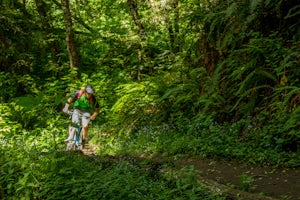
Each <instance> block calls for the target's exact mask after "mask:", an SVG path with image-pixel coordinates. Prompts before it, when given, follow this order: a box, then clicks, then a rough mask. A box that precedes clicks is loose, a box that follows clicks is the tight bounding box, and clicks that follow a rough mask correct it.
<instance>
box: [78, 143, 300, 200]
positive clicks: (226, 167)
mask: <svg viewBox="0 0 300 200" xmlns="http://www.w3.org/2000/svg"><path fill="white" fill-rule="evenodd" d="M95 150H96V147H95V146H93V145H90V144H87V145H86V147H85V149H84V150H83V153H84V154H85V155H93V154H94V151H95ZM149 158H150V159H151V160H153V162H157V163H160V164H164V163H173V165H174V166H175V168H176V169H178V170H180V169H182V168H184V167H190V166H193V167H194V169H195V170H197V171H199V177H198V178H199V180H200V181H202V182H203V183H205V184H207V185H209V186H211V187H214V188H216V187H217V188H219V189H221V190H222V191H225V193H227V196H228V197H229V199H243V200H247V199H248V200H274V199H279V200H300V168H297V169H286V168H282V169H280V168H272V167H261V166H246V165H243V164H242V163H238V162H236V161H228V160H227V161H222V160H218V159H209V158H196V157H193V158H186V157H184V158H183V157H181V158H178V157H177V158H176V157H161V156H157V155H152V156H149V155H144V156H141V157H139V158H138V159H149ZM247 181H248V182H247ZM246 191H247V192H246Z"/></svg>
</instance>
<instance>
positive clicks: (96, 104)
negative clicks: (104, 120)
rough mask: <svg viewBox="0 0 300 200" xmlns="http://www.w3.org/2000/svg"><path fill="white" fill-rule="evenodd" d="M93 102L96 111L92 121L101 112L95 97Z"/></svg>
mask: <svg viewBox="0 0 300 200" xmlns="http://www.w3.org/2000/svg"><path fill="white" fill-rule="evenodd" d="M93 102H95V111H94V113H93V114H92V115H91V117H90V119H91V120H94V119H95V118H96V117H97V115H98V114H99V112H100V106H99V103H98V101H97V99H96V97H95V96H93Z"/></svg>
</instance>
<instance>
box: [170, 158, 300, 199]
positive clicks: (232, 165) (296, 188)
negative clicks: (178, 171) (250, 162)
mask: <svg viewBox="0 0 300 200" xmlns="http://www.w3.org/2000/svg"><path fill="white" fill-rule="evenodd" d="M173 162H174V163H175V165H176V166H177V167H178V168H182V167H184V166H194V168H195V169H196V170H199V171H200V175H201V177H203V178H205V179H207V180H213V181H214V182H216V183H218V184H222V185H224V186H226V187H229V188H235V189H241V190H243V191H244V190H245V189H248V190H249V193H251V194H257V195H260V194H263V195H264V196H268V197H272V198H274V199H289V200H300V169H299V168H298V169H286V168H282V169H280V168H271V167H261V166H245V165H243V164H241V163H238V162H236V161H220V160H216V159H207V158H206V159H203V158H201V159H199V158H188V159H187V158H181V159H174V161H173ZM247 181H248V184H247ZM226 187H225V188H226ZM246 196H247V195H246ZM252 196H253V195H249V199H255V198H256V197H255V196H253V198H252ZM258 197H259V196H257V198H258Z"/></svg>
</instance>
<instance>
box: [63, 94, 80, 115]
mask: <svg viewBox="0 0 300 200" xmlns="http://www.w3.org/2000/svg"><path fill="white" fill-rule="evenodd" d="M77 94H78V91H76V92H75V93H74V94H73V95H72V96H71V97H69V98H68V99H67V102H66V103H65V107H64V108H63V110H62V111H63V112H64V113H67V112H68V110H69V106H70V103H72V102H74V101H75V99H76V97H77Z"/></svg>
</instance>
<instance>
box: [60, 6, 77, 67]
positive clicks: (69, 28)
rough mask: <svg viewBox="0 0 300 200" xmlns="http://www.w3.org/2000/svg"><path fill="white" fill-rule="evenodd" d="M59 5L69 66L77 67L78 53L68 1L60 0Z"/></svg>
mask: <svg viewBox="0 0 300 200" xmlns="http://www.w3.org/2000/svg"><path fill="white" fill-rule="evenodd" d="M61 6H62V10H63V13H64V21H65V26H66V42H67V48H68V53H69V59H70V67H71V68H78V69H79V53H78V50H77V47H76V42H75V33H74V30H73V22H72V17H71V11H70V1H69V0H61Z"/></svg>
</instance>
